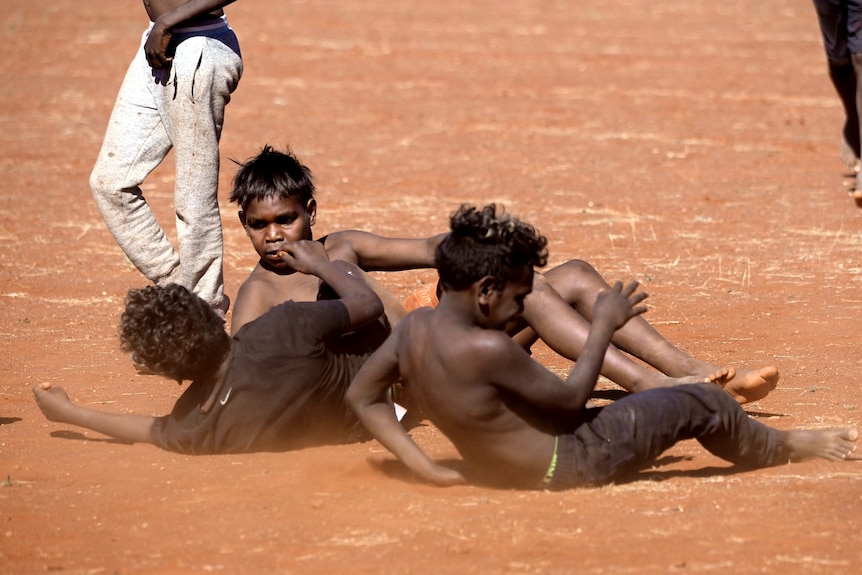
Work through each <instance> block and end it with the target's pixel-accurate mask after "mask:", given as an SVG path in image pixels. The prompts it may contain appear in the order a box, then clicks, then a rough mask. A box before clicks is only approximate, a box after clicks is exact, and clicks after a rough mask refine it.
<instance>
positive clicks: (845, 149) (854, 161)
mask: <svg viewBox="0 0 862 575" xmlns="http://www.w3.org/2000/svg"><path fill="white" fill-rule="evenodd" d="M845 129H847V127H846V126H845ZM856 129H857V130H858V128H856ZM840 153H841V161H842V162H844V165H846V166H847V167H848V168H850V169H851V170H853V172H854V173H856V174H858V173H859V156H858V155H857V154H856V151H855V150H853V146H851V145H850V142H848V141H847V138H846V137H842V138H841V151H840Z"/></svg>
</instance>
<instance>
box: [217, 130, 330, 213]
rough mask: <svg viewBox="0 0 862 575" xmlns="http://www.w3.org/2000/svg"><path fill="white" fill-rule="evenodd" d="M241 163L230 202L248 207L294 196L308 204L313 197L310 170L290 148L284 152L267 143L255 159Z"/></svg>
mask: <svg viewBox="0 0 862 575" xmlns="http://www.w3.org/2000/svg"><path fill="white" fill-rule="evenodd" d="M235 163H237V164H238V165H239V170H237V172H236V175H235V176H234V178H233V188H232V189H231V192H230V201H231V202H233V203H235V204H237V205H238V206H239V207H240V208H241V209H243V210H245V209H246V208H248V205H249V204H250V203H251V202H252V201H253V200H263V199H265V198H295V199H296V201H297V202H299V203H300V204H302V205H306V204H307V203H308V201H309V200H310V199H312V198H313V197H314V180H313V179H312V177H311V170H309V169H308V167H307V166H305V165H304V164H303V163H302V162H300V161H299V160H298V159H297V158H296V156H294V155H293V152H291V151H290V149H287V150H286V151H284V152H279V151H277V150H274V149H273V148H272V146H270V145H266V146H264V147H263V150H261V152H260V153H259V154H258V155H257V156H255V157H254V158H252V159H250V160H248V161H247V162H245V163H239V162H235Z"/></svg>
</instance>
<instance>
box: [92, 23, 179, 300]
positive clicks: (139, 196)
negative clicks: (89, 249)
mask: <svg viewBox="0 0 862 575" xmlns="http://www.w3.org/2000/svg"><path fill="white" fill-rule="evenodd" d="M147 33H148V32H147ZM147 33H144V36H143V39H142V41H141V47H140V48H139V49H138V52H137V54H136V55H135V58H134V60H132V63H131V64H130V65H129V68H128V70H127V71H126V75H125V78H124V79H123V84H122V86H121V87H120V91H119V93H118V94H117V100H116V103H115V104H114V109H113V111H112V112H111V118H110V120H109V121H108V127H107V129H106V132H105V138H104V140H103V142H102V148H101V151H100V152H99V157H98V159H97V160H96V164H95V166H94V168H93V171H92V173H91V175H90V189H91V191H92V193H93V198H94V200H95V202H96V206H97V207H98V208H99V212H100V213H101V214H102V218H103V219H104V220H105V225H106V226H107V227H108V230H109V231H110V232H111V234H113V236H114V238H115V239H116V240H117V243H118V244H119V246H120V248H121V249H122V250H123V252H124V253H125V254H126V257H128V258H129V261H131V262H132V264H134V266H135V267H136V268H138V270H140V271H141V273H142V274H143V275H144V276H145V277H146V278H147V279H148V280H150V281H152V282H153V283H167V282H169V281H172V280H173V278H174V275H175V274H176V272H177V271H178V268H179V265H180V259H179V256H178V255H177V253H176V251H175V250H174V247H173V245H171V243H170V241H168V239H167V237H166V236H165V233H164V231H163V230H162V228H161V226H159V223H158V222H157V221H156V218H155V216H154V215H153V212H152V210H150V206H149V204H148V203H147V200H146V198H144V196H143V193H142V192H141V188H140V185H141V183H142V182H143V181H144V178H146V177H147V175H149V173H150V172H152V171H153V170H154V169H155V168H156V166H158V165H159V164H160V163H161V161H162V160H163V159H164V158H165V156H166V155H167V153H168V151H170V149H171V142H170V139H169V138H168V135H167V132H166V131H165V129H164V125H163V124H162V120H161V117H160V116H159V112H158V110H157V109H156V105H155V102H154V101H153V97H152V94H151V93H150V90H149V88H148V84H150V83H153V82H154V79H153V75H152V69H151V68H150V66H149V65H148V64H147V61H146V57H145V56H144V51H143V42H144V40H145V39H146V36H147Z"/></svg>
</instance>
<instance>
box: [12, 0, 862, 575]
mask: <svg viewBox="0 0 862 575" xmlns="http://www.w3.org/2000/svg"><path fill="white" fill-rule="evenodd" d="M3 7H4V10H3V11H2V15H0V40H2V45H3V52H2V54H3V56H2V58H1V59H0V72H2V77H3V82H2V84H0V102H2V109H0V121H2V127H3V129H2V131H0V175H2V177H0V182H2V183H0V186H2V188H0V477H2V487H0V523H2V524H0V571H2V572H3V573H16V574H17V573H44V572H60V573H201V572H212V571H216V572H225V573H327V574H328V573H338V572H346V573H402V572H404V573H406V572H410V573H472V572H476V573H483V574H485V573H512V574H517V573H569V572H573V571H577V572H579V573H638V574H642V573H700V572H716V573H731V572H733V573H776V574H778V573H781V574H784V573H829V574H850V573H859V572H862V545H860V543H862V536H860V530H862V518H860V517H862V515H860V511H862V464H860V463H859V462H850V463H843V464H833V463H825V462H808V463H801V464H794V465H790V466H785V467H778V468H773V469H769V470H764V471H757V472H749V473H735V472H733V471H731V470H728V469H727V466H726V465H725V464H724V463H723V462H721V461H719V460H717V459H714V458H712V457H710V456H709V455H707V454H706V453H705V452H704V451H703V450H702V449H701V448H700V447H699V446H698V445H697V444H695V443H692V442H686V443H683V444H680V445H678V446H677V447H676V448H674V449H673V450H671V451H670V452H668V453H667V454H666V457H664V458H663V459H662V461H661V462H660V463H661V465H659V466H658V467H656V468H655V469H653V470H651V471H650V472H649V473H646V474H645V476H644V479H643V480H642V481H638V482H635V483H631V484H626V485H618V486H610V487H606V488H601V489H582V490H575V491H571V492H567V493H563V494H548V493H539V492H535V493H519V492H510V491H499V490H491V489H488V488H484V487H477V486H465V487H458V488H451V489H445V490H444V489H436V488H433V487H430V486H426V485H421V484H416V483H411V482H408V481H405V479H404V477H403V476H402V474H400V473H399V468H398V467H397V466H396V465H393V461H392V458H391V457H390V456H389V455H388V454H387V453H385V452H384V451H382V450H381V448H380V447H379V445H377V444H376V443H373V442H370V443H366V444H361V445H354V446H348V447H325V448H320V449H310V450H306V451H302V452H295V453H288V454H255V455H247V456H221V457H185V456H180V455H175V454H171V453H166V452H162V451H159V450H158V449H156V448H154V447H150V446H145V445H136V446H129V445H123V444H118V443H114V442H110V441H106V440H105V439H104V438H102V437H99V436H98V435H96V434H91V433H83V432H82V431H81V430H77V429H72V428H69V427H67V426H63V425H57V424H51V423H49V422H47V421H45V420H44V418H43V417H42V416H41V414H40V413H39V412H38V410H37V409H36V406H35V404H34V403H33V401H32V398H31V393H30V387H31V386H32V385H33V384H34V383H36V382H39V381H51V382H55V383H58V384H62V385H64V386H65V387H66V388H67V389H68V391H69V393H70V394H71V395H72V397H73V398H74V399H75V400H77V401H79V402H83V403H85V404H88V405H92V406H97V407H101V408H104V409H109V410H119V411H128V412H133V411H135V412H144V413H150V414H162V413H166V412H167V411H168V410H169V409H170V406H171V405H172V403H173V401H174V399H175V398H176V397H177V395H178V394H179V392H180V389H179V388H177V386H176V385H172V384H170V383H168V382H164V381H162V380H160V379H157V378H153V377H139V376H137V375H136V374H135V372H134V371H133V369H132V367H131V365H130V364H129V362H128V361H127V359H126V358H125V357H124V356H123V354H122V353H120V351H119V350H118V348H117V345H116V341H115V329H116V321H117V317H118V313H119V310H120V307H121V303H122V298H123V295H124V294H125V292H126V291H127V290H128V289H129V288H131V287H137V286H140V285H142V284H143V281H142V278H141V276H140V275H139V274H138V273H137V272H136V271H135V270H134V269H133V268H132V267H131V266H130V265H129V264H128V263H127V262H126V261H125V258H124V256H123V255H122V253H121V252H120V250H119V249H118V248H117V246H116V245H115V243H114V241H113V239H112V238H111V237H110V235H109V234H108V232H107V231H106V230H105V229H104V226H103V224H102V222H101V220H100V218H99V215H98V213H97V212H96V209H95V207H94V205H93V202H92V200H91V198H90V194H89V190H88V187H87V177H88V174H89V170H90V168H91V166H92V163H93V161H94V159H95V157H96V154H97V152H98V148H99V145H100V141H101V136H102V134H103V131H104V128H105V125H106V122H107V118H108V114H109V112H110V109H111V106H112V104H113V99H114V96H115V93H116V90H117V88H118V87H119V83H120V80H121V76H122V74H123V71H124V69H125V66H126V65H127V63H128V60H129V59H130V58H131V56H132V54H133V52H134V50H135V48H136V46H137V42H138V38H139V35H140V32H141V31H142V29H143V27H144V25H145V21H144V18H143V10H142V8H141V6H140V4H139V3H138V2H131V1H128V2H96V1H94V0H90V1H80V0H79V1H78V2H72V1H70V0H52V1H51V2H31V1H26V0H6V2H5V3H4V5H3ZM229 16H230V20H231V23H232V24H233V26H234V27H235V28H236V29H237V31H238V33H239V35H240V39H241V42H242V46H243V51H244V55H245V62H246V74H245V77H244V78H243V80H242V82H241V84H240V87H239V90H238V91H237V93H236V95H235V98H234V100H233V102H232V103H231V104H230V106H229V107H228V113H227V123H226V127H225V132H224V138H223V142H222V144H223V145H222V150H223V155H224V157H225V158H236V159H245V158H247V157H249V156H252V155H254V154H255V153H256V152H257V151H258V150H259V148H260V147H261V146H262V145H263V144H265V143H271V144H274V145H278V146H284V145H290V146H292V147H293V149H294V150H295V151H296V152H297V153H298V154H299V155H300V157H301V158H302V159H303V160H305V161H306V163H308V164H309V165H310V166H311V167H312V169H313V170H314V172H315V174H316V177H317V182H318V184H319V188H320V196H319V203H320V218H319V224H318V228H317V230H318V233H325V232H327V231H329V230H334V229H340V228H345V227H355V228H362V229H368V230H372V231H375V232H378V233H383V234H398V235H411V236H412V235H425V234H431V233H435V232H439V231H441V230H443V229H445V228H444V227H445V217H446V215H447V214H448V213H449V212H451V211H453V210H454V209H455V208H456V207H457V205H458V204H460V203H461V202H471V203H484V202H489V201H497V202H500V203H503V204H505V205H506V206H507V208H508V209H509V210H510V211H512V212H514V213H516V214H518V215H520V216H522V217H524V218H526V219H529V220H531V221H532V222H533V223H535V224H536V225H537V226H538V227H539V228H540V229H541V230H542V231H543V232H544V233H546V234H547V235H548V236H549V237H550V238H551V249H552V260H553V263H558V262H561V261H564V260H566V259H569V258H572V257H579V258H584V259H586V260H588V261H591V262H593V263H594V264H595V265H596V266H597V267H598V268H599V269H600V270H602V271H603V272H604V273H605V274H606V275H607V276H608V277H610V278H637V279H639V280H641V281H642V282H643V283H644V284H645V286H646V288H647V289H648V290H649V292H650V293H651V294H652V296H651V299H650V304H651V310H650V312H649V314H648V317H649V319H650V320H651V321H652V322H654V323H655V324H656V325H657V326H658V327H659V328H660V329H661V330H662V331H663V333H665V334H666V336H667V337H668V338H669V339H670V340H671V341H673V342H675V343H677V344H678V345H680V346H681V347H683V348H684V349H686V350H687V351H689V352H691V353H693V354H694V355H697V356H700V357H702V358H704V359H707V360H710V361H712V362H715V363H719V364H733V365H741V366H751V367H757V366H761V365H766V364H771V363H774V364H776V365H778V367H779V368H780V369H781V372H782V380H781V384H780V387H779V388H778V389H777V390H776V391H775V392H774V393H772V394H771V395H770V396H769V397H768V398H766V399H764V400H762V401H760V402H758V403H756V404H753V405H750V406H748V410H749V412H750V413H751V414H752V415H753V416H754V417H757V418H758V419H760V420H762V421H765V422H767V423H769V424H771V425H774V426H777V427H780V428H785V429H786V428H790V427H794V426H809V427H823V426H835V425H841V426H845V425H859V424H860V413H862V391H860V390H859V386H858V379H859V372H860V368H862V359H860V354H859V353H858V346H859V344H860V342H862V328H860V326H859V321H858V320H859V317H860V313H862V295H860V293H862V264H860V250H862V212H860V209H859V208H857V207H856V206H855V205H854V203H853V202H852V200H851V199H850V198H849V197H848V195H847V188H846V182H847V178H846V173H845V172H846V170H844V169H843V166H842V165H841V164H840V163H839V161H838V158H837V142H838V129H839V126H840V122H841V121H842V112H841V109H840V107H839V104H838V100H837V98H835V97H834V95H833V93H832V89H831V86H830V85H829V82H828V79H827V76H826V68H825V60H824V57H823V53H822V49H821V44H820V38H819V32H818V30H817V24H816V18H815V15H814V11H813V8H812V7H811V5H810V3H809V2H807V1H803V0H799V1H797V2H790V3H787V2H779V1H778V0H765V1H763V2H753V3H752V2H742V1H739V0H726V1H724V2H707V1H703V0H695V1H691V2H670V1H667V0H655V1H648V0H610V1H608V2H562V1H551V0H506V1H505V2H499V1H494V2H492V1H489V0H470V1H464V2H455V1H452V0H444V1H441V2H418V1H410V0H408V1H403V2H389V1H386V0H363V1H358V0H343V1H335V0H328V1H326V0H324V1H322V0H317V1H310V0H307V1H304V2H303V1H292V2H277V1H274V0H244V1H240V2H237V3H236V4H235V5H233V6H231V7H230V10H229ZM170 164H171V162H168V163H166V165H164V166H162V167H161V168H160V169H159V170H158V171H157V172H156V173H154V174H153V176H152V177H151V178H150V180H149V181H148V183H147V188H146V192H147V194H148V196H149V197H150V199H151V200H152V202H153V204H154V205H155V207H156V209H157V210H158V213H159V216H160V217H161V218H162V221H163V222H165V226H166V229H168V230H169V231H170V233H171V234H173V225H172V223H171V222H172V219H171V218H172V216H171V210H172V206H171V186H172V181H173V172H172V166H171V165H170ZM233 171H234V168H233V165H232V164H231V163H230V162H228V161H225V164H224V169H223V180H222V184H223V186H222V198H223V200H224V201H223V203H222V206H223V215H224V221H225V229H226V250H227V268H226V273H227V282H228V286H227V287H228V292H229V293H230V294H231V295H234V294H235V293H236V289H237V287H238V286H239V284H240V282H241V281H242V280H243V278H244V277H245V275H246V274H247V272H248V271H249V269H250V268H251V267H252V265H253V264H254V258H253V252H252V250H251V247H250V245H248V243H247V240H246V239H245V238H244V236H243V235H242V233H241V230H240V228H239V225H238V224H237V223H236V219H235V215H234V212H235V210H234V208H233V207H232V206H230V205H229V204H228V203H227V200H226V198H227V189H228V186H229V182H230V178H231V176H232V175H233ZM432 277H433V276H429V275H428V274H427V273H403V274H390V275H388V276H386V277H383V278H382V279H383V280H384V281H385V282H386V283H387V284H388V285H389V286H390V287H391V288H392V289H393V290H394V291H396V292H397V293H399V294H401V295H404V296H406V295H407V294H409V293H411V291H413V290H414V289H415V288H416V287H417V286H419V285H420V284H421V283H422V282H424V281H429V280H430V279H431V278H432ZM536 357H537V358H538V359H539V360H540V361H542V362H543V363H545V364H546V365H547V366H549V367H550V368H552V369H554V370H556V371H559V372H563V371H564V370H566V369H567V368H568V367H569V363H568V362H565V361H562V360H560V359H559V358H557V357H555V356H554V355H552V354H550V353H548V352H547V351H542V350H540V351H539V353H537V355H536ZM603 387H608V388H610V387H612V386H611V385H610V384H608V383H604V384H603ZM415 435H416V437H417V439H418V441H420V442H421V443H422V444H423V445H424V446H426V447H427V448H428V449H429V450H430V451H431V452H432V453H433V454H435V455H436V456H438V457H441V458H451V457H454V456H455V453H454V451H453V450H452V449H451V447H450V446H449V445H448V444H447V443H446V441H445V440H444V439H442V438H441V437H440V435H439V434H438V433H436V432H435V431H434V430H433V429H432V428H430V427H423V428H420V429H419V430H418V431H417V432H416V434H415ZM369 462H371V463H375V462H376V463H380V464H382V466H377V465H370V464H369ZM387 471H388V472H391V473H387Z"/></svg>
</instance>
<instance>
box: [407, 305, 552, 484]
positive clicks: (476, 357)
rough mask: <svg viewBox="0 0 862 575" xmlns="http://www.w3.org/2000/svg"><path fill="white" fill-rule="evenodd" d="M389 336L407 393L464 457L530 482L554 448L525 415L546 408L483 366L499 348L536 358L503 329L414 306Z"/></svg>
mask: <svg viewBox="0 0 862 575" xmlns="http://www.w3.org/2000/svg"><path fill="white" fill-rule="evenodd" d="M396 334H397V337H398V342H397V344H398V358H399V370H400V373H401V376H402V378H403V379H404V381H405V383H406V385H407V388H408V390H409V393H410V397H411V399H412V400H413V401H414V402H415V403H416V405H417V406H418V407H419V408H420V409H421V410H422V412H423V413H424V414H425V415H426V416H427V417H428V418H429V419H430V420H431V422H432V423H434V425H435V426H437V427H438V428H439V429H440V430H441V431H442V432H443V433H444V434H445V435H446V436H447V437H448V438H449V439H450V440H451V441H452V443H453V444H454V445H455V447H456V448H457V449H458V451H459V453H460V454H461V456H462V457H464V459H465V461H467V462H468V463H471V464H474V465H475V466H476V467H477V468H478V469H480V470H487V471H488V472H490V473H489V474H490V475H491V476H494V475H496V476H498V477H499V476H501V475H502V476H504V477H505V479H506V482H508V483H514V484H517V485H522V486H524V487H535V486H537V485H538V484H539V482H540V481H541V479H542V478H543V477H544V474H545V472H546V471H547V467H548V465H549V463H550V460H551V457H552V454H553V448H554V433H553V432H552V431H551V430H550V429H545V430H542V429H540V428H539V426H538V425H534V424H532V423H531V420H532V422H539V421H541V420H542V419H543V418H544V419H545V420H547V413H545V414H540V413H539V412H538V410H536V409H535V408H533V407H531V406H530V405H529V404H527V403H526V402H524V401H523V400H522V399H521V398H519V397H517V396H516V395H515V394H513V393H511V392H507V391H506V390H505V389H501V388H500V387H498V386H497V385H495V384H494V383H493V381H492V380H491V378H492V377H496V376H492V375H491V374H490V371H489V370H488V369H487V366H488V365H492V364H493V363H494V362H495V361H496V358H497V356H498V354H499V353H501V350H502V353H506V354H515V355H514V356H512V357H514V358H516V361H519V362H520V360H523V362H525V365H526V364H533V363H535V362H533V360H532V359H531V358H530V357H529V356H528V355H527V354H526V353H525V352H524V350H523V349H521V348H520V347H519V346H518V345H517V344H515V343H514V342H513V341H512V340H511V339H510V338H509V337H508V336H506V335H505V333H503V332H498V331H494V330H486V329H480V328H477V327H467V326H460V325H455V324H453V322H452V321H451V319H450V318H444V317H442V313H441V312H440V310H439V309H438V310H431V309H421V310H417V311H415V312H413V313H412V314H410V315H409V316H407V318H405V319H404V320H403V322H402V324H401V325H400V326H399V328H398V330H397V331H396ZM536 367H537V368H538V369H541V370H543V369H544V368H541V366H538V364H536ZM529 369H532V367H531V366H528V371H529ZM523 383H524V385H528V384H529V383H530V382H529V381H525V382H523Z"/></svg>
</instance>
